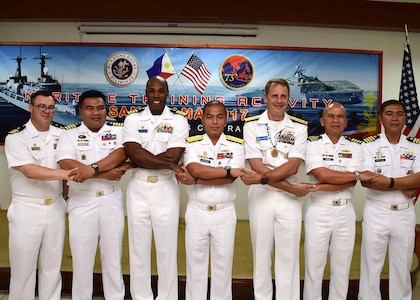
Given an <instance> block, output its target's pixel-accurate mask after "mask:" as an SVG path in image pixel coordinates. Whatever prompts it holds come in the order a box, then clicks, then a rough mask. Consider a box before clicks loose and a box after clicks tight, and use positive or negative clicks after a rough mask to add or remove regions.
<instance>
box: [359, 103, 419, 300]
mask: <svg viewBox="0 0 420 300" xmlns="http://www.w3.org/2000/svg"><path fill="white" fill-rule="evenodd" d="M378 117H379V121H380V122H381V124H382V125H383V128H384V132H382V133H380V134H378V135H375V136H372V137H368V138H365V139H364V141H365V144H363V152H364V170H366V171H365V172H366V173H371V174H375V175H376V177H374V178H373V179H371V180H369V181H362V185H363V186H365V187H367V188H368V189H367V191H366V196H367V200H366V202H365V207H364V211H363V222H362V249H361V266H360V282H359V300H380V299H381V292H380V288H379V284H380V274H381V271H382V268H383V265H384V260H385V255H386V253H387V251H388V261H389V299H391V300H394V299H398V300H400V299H403V300H408V299H411V297H412V288H411V280H410V269H411V264H412V261H413V249H414V239H415V226H416V216H415V211H414V207H413V201H412V197H413V196H414V195H415V193H416V188H417V187H418V186H419V185H420V160H419V159H418V158H419V157H420V142H419V139H416V138H408V137H406V136H404V135H403V134H402V129H403V127H404V125H405V122H406V117H407V116H406V111H405V109H404V106H403V104H402V103H401V102H399V101H397V100H388V101H385V102H383V103H382V105H381V107H380V110H379V116H378ZM365 172H364V173H365Z"/></svg>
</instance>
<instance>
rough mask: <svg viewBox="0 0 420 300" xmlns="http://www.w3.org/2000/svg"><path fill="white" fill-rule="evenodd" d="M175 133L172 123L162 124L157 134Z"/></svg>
mask: <svg viewBox="0 0 420 300" xmlns="http://www.w3.org/2000/svg"><path fill="white" fill-rule="evenodd" d="M173 131H174V127H173V126H172V125H171V124H170V123H162V124H160V125H159V126H158V128H157V129H156V132H159V133H172V132H173Z"/></svg>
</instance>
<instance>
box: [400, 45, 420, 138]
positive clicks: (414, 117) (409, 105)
mask: <svg viewBox="0 0 420 300" xmlns="http://www.w3.org/2000/svg"><path fill="white" fill-rule="evenodd" d="M400 101H401V102H402V103H404V106H405V110H406V111H407V121H406V123H405V128H404V134H405V135H407V136H412V137H417V138H418V137H420V118H419V116H420V109H419V102H418V98H417V91H416V83H415V81H414V72H413V64H412V61H411V53H410V45H409V44H408V43H406V44H405V49H404V57H403V64H402V73H401V85H400Z"/></svg>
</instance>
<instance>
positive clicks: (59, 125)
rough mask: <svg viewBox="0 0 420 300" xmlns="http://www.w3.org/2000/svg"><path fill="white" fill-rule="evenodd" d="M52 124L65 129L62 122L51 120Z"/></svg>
mask: <svg viewBox="0 0 420 300" xmlns="http://www.w3.org/2000/svg"><path fill="white" fill-rule="evenodd" d="M51 125H52V126H54V127H57V128H60V129H64V126H63V124H60V123H57V122H54V121H52V122H51Z"/></svg>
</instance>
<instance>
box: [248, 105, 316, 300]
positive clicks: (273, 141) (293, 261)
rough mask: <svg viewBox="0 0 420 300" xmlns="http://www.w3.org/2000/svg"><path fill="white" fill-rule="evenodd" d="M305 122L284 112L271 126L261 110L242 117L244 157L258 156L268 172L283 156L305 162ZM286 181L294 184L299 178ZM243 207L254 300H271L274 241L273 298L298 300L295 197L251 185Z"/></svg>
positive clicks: (299, 210) (297, 207) (299, 218)
mask: <svg viewBox="0 0 420 300" xmlns="http://www.w3.org/2000/svg"><path fill="white" fill-rule="evenodd" d="M305 124H306V122H305V121H303V120H300V119H298V118H295V117H292V116H289V115H287V114H285V117H284V119H283V120H282V121H280V122H272V121H270V120H269V119H268V116H267V111H265V112H264V113H262V114H261V115H259V116H255V117H250V118H248V119H247V120H246V123H245V126H244V140H245V157H246V158H247V159H250V158H261V159H262V161H263V164H264V165H266V166H267V167H268V168H270V169H274V168H276V167H278V166H281V165H283V164H284V163H286V162H287V161H288V158H292V157H294V158H300V159H302V160H303V159H305V150H306V140H307V137H308V133H307V126H306V125H305ZM273 145H274V146H275V147H273ZM273 148H275V149H276V150H275V151H274V153H273V150H272V149H273ZM286 180H287V181H288V182H290V183H291V184H297V183H299V175H298V174H295V175H292V176H289V177H288V178H286ZM248 204H249V206H248V211H249V222H250V227H251V241H252V252H253V263H254V274H253V278H254V296H255V299H256V300H271V299H272V298H273V288H272V277H271V265H272V261H271V254H272V251H273V247H274V243H275V267H274V269H275V283H276V299H288V300H298V299H300V278H299V248H300V246H299V243H300V234H301V222H302V201H301V199H300V198H298V197H296V196H295V195H292V194H289V193H287V192H285V191H282V190H278V189H275V188H273V187H272V186H270V185H259V184H254V185H252V186H251V187H250V189H249V194H248Z"/></svg>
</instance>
